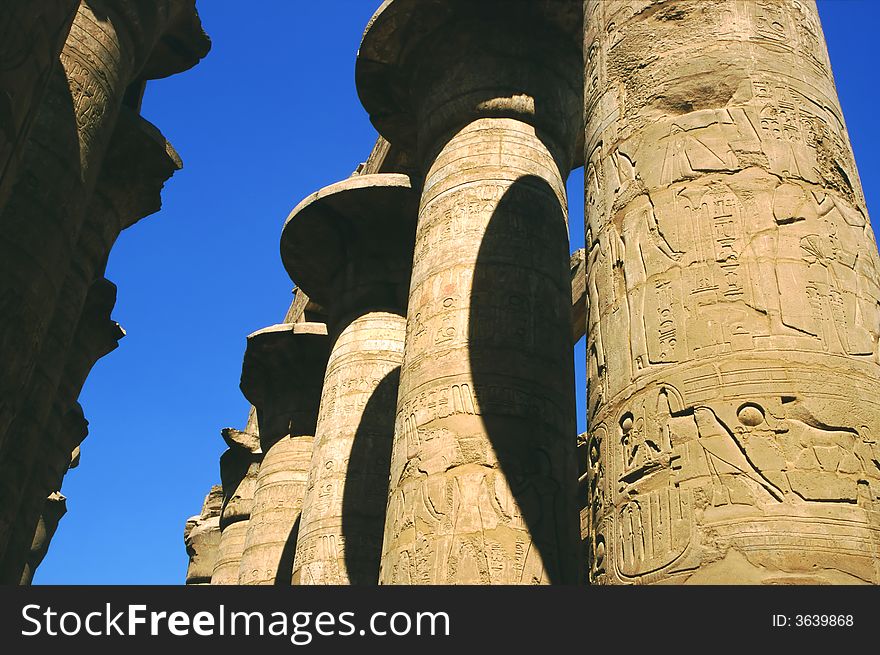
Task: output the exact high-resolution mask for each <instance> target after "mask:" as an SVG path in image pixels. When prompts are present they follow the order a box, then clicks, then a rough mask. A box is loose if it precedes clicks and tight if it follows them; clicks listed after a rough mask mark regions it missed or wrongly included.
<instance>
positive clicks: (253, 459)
mask: <svg viewBox="0 0 880 655" xmlns="http://www.w3.org/2000/svg"><path fill="white" fill-rule="evenodd" d="M222 434H223V439H224V440H225V441H226V443H227V445H228V446H229V450H227V451H226V452H225V453H223V455H221V457H220V480H221V482H222V484H223V509H222V511H221V513H220V545H219V546H218V548H217V561H216V562H215V564H214V571H213V574H212V576H211V584H212V585H235V584H238V571H239V567H240V565H241V556H242V553H244V544H245V539H246V538H247V533H248V523H249V522H250V518H251V510H252V509H253V505H254V493H255V492H256V488H257V475H258V474H259V472H260V462H261V461H262V459H263V452H262V451H261V450H260V437H259V434H258V433H257V418H256V412H251V416H250V417H249V418H248V424H247V427H246V428H245V429H244V430H243V431H240V430H234V429H232V428H225V429H224V430H223V431H222Z"/></svg>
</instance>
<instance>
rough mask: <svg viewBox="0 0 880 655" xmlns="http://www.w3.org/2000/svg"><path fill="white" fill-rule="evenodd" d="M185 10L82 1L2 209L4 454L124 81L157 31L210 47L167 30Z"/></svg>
mask: <svg viewBox="0 0 880 655" xmlns="http://www.w3.org/2000/svg"><path fill="white" fill-rule="evenodd" d="M187 12H189V15H192V14H194V12H195V9H194V2H193V0H160V1H155V0H84V1H83V2H82V3H81V4H80V6H79V9H78V12H77V15H76V17H75V19H74V21H73V26H72V28H71V30H70V36H69V37H68V39H67V42H66V43H65V45H64V48H63V50H62V52H61V64H62V65H61V66H58V67H56V68H55V69H54V71H53V73H52V75H51V79H50V80H49V83H48V86H47V89H46V93H45V95H44V98H43V102H42V103H41V105H40V109H39V111H38V112H37V114H36V118H35V120H34V124H33V127H32V129H31V132H30V140H29V141H28V145H27V147H26V149H25V151H24V153H23V156H22V161H21V165H20V166H19V174H18V181H17V183H16V185H15V187H14V188H13V189H12V192H11V194H10V197H9V200H8V202H7V203H6V205H5V207H4V208H3V213H2V215H0V254H2V256H0V314H2V315H3V316H4V317H5V320H4V321H3V323H2V325H0V353H2V355H3V358H4V362H5V363H4V366H3V367H2V370H0V458H2V448H3V447H4V446H5V444H6V442H7V441H8V439H9V434H8V432H9V427H10V423H11V421H12V420H13V418H14V417H15V416H16V415H17V414H18V413H19V411H21V406H22V403H23V401H24V395H25V394H26V393H27V389H28V382H29V380H30V379H31V377H32V375H33V371H34V368H35V366H36V360H37V357H38V353H39V351H40V348H41V346H42V343H43V340H44V338H45V335H46V332H47V330H48V329H49V321H50V320H51V317H52V315H53V311H54V307H55V303H56V301H57V299H58V298H59V296H60V292H61V289H62V285H63V283H64V280H65V276H66V274H67V272H68V269H69V265H70V262H71V261H72V259H73V252H74V249H75V245H76V243H77V239H78V236H79V232H80V231H81V228H82V225H83V222H84V220H85V217H86V211H85V210H86V207H87V203H88V201H89V198H90V196H91V192H92V190H93V189H94V185H95V183H96V180H97V177H98V173H99V171H100V169H101V164H102V162H103V159H104V154H105V151H106V149H107V146H108V144H109V141H110V138H111V135H112V134H113V130H114V126H115V124H116V118H117V115H118V112H119V108H120V107H121V106H122V103H123V100H124V98H125V95H126V90H127V88H128V87H129V85H130V84H132V83H133V82H135V81H136V79H137V77H138V75H140V71H141V70H142V69H143V68H144V66H145V65H146V64H148V63H150V60H149V55H150V53H151V51H152V50H153V48H154V46H155V45H156V43H157V42H158V41H159V40H160V37H163V34H164V35H165V36H168V37H173V40H174V41H175V43H176V45H177V50H179V51H180V52H181V53H182V54H183V55H185V56H182V59H183V60H184V61H183V62H180V61H175V62H172V63H174V64H181V65H186V64H189V63H190V62H191V61H192V59H193V57H194V58H195V60H196V61H197V60H198V56H199V55H202V54H204V53H205V52H207V48H208V47H209V41H208V40H207V37H205V36H204V35H203V34H201V33H200V32H199V34H196V35H193V34H191V30H190V32H187V33H186V34H184V35H177V34H165V29H166V28H168V27H172V26H176V25H177V23H178V21H179V20H181V18H180V16H181V15H186V14H187ZM192 53H195V54H192ZM174 70H184V69H183V68H179V67H178V68H176V69H172V72H173V71H174ZM167 72H168V71H166V74H167Z"/></svg>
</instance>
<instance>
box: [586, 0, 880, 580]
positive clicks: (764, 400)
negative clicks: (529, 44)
mask: <svg viewBox="0 0 880 655" xmlns="http://www.w3.org/2000/svg"><path fill="white" fill-rule="evenodd" d="M585 7H586V9H585V15H586V24H587V29H586V42H585V52H586V57H585V60H586V102H585V106H586V120H587V127H586V160H587V169H586V199H587V204H586V229H587V249H588V269H589V273H588V276H589V282H588V293H589V298H590V310H589V311H590V317H589V319H588V326H589V329H588V332H589V334H588V344H587V346H588V375H589V413H590V418H589V426H590V437H589V442H588V444H587V453H588V454H587V457H588V484H587V486H588V490H589V493H590V498H591V502H590V509H589V517H588V521H589V528H590V532H591V539H590V541H591V548H590V550H591V557H590V568H591V572H590V577H591V578H592V580H593V582H596V583H607V584H621V583H638V584H644V583H691V584H697V583H743V584H744V583H750V584H770V583H784V584H794V583H810V584H819V583H859V582H872V583H875V584H876V583H878V582H880V500H878V496H880V464H878V462H880V448H878V444H877V435H878V434H880V365H878V361H880V360H878V345H877V344H878V335H880V276H878V270H880V269H878V265H880V262H878V254H877V246H876V244H875V241H874V235H873V233H872V230H871V225H870V223H869V221H868V216H867V212H866V209H865V202H864V197H863V195H862V190H861V187H860V185H859V179H858V173H857V171H856V167H855V162H854V160H853V153H852V150H851V147H850V143H849V139H848V137H847V132H846V127H845V125H844V121H843V115H842V113H841V109H840V104H839V102H838V99H837V94H836V92H835V88H834V80H833V78H832V74H831V67H830V64H829V60H828V55H827V52H826V48H825V43H824V40H823V36H822V30H821V27H820V24H819V18H818V15H817V11H816V6H815V3H814V2H812V0H807V1H798V0H773V1H772V2H770V1H767V0H759V1H752V0H748V1H745V0H719V1H718V2H660V1H651V0H617V1H598V0H588V1H587V2H586V5H585Z"/></svg>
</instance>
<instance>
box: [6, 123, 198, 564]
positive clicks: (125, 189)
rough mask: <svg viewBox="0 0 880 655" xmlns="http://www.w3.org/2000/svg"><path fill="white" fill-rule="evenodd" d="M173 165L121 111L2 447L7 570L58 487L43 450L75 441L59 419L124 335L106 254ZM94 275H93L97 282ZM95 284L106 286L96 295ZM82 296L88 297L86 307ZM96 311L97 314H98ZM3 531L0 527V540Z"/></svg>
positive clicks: (151, 202)
mask: <svg viewBox="0 0 880 655" xmlns="http://www.w3.org/2000/svg"><path fill="white" fill-rule="evenodd" d="M180 167H181V162H180V159H179V157H178V156H177V154H176V153H175V152H174V149H173V148H172V147H171V146H170V144H169V143H168V142H167V141H166V140H165V138H164V137H163V136H162V134H161V133H160V132H159V131H158V130H157V129H156V128H155V127H154V126H153V125H152V124H150V123H148V122H147V121H145V120H144V119H142V118H141V117H140V116H138V115H137V114H135V113H134V112H133V111H131V110H130V109H128V108H123V109H122V111H121V113H120V117H119V120H118V121H117V124H116V128H115V131H114V137H113V140H112V142H111V145H110V146H109V148H108V153H107V155H106V158H105V165H104V168H103V170H102V174H101V176H100V178H99V181H98V183H97V185H96V188H95V192H94V193H93V195H92V199H91V202H90V203H89V211H88V217H87V219H86V220H85V223H84V226H83V229H82V230H81V233H80V235H79V239H78V241H77V247H76V249H75V252H74V254H75V261H76V265H75V266H73V267H71V269H70V271H69V273H68V275H67V279H66V280H65V284H64V288H63V292H62V294H61V296H60V297H59V301H58V303H57V305H56V307H55V312H54V317H53V320H52V322H51V324H50V327H49V330H48V332H47V334H46V339H45V343H44V344H43V348H42V350H43V352H42V353H41V355H40V357H39V359H38V361H37V366H36V372H35V375H34V376H33V378H32V380H31V388H30V390H29V394H28V396H27V398H26V399H25V403H24V407H25V408H27V411H26V412H22V414H21V415H20V416H19V417H17V418H16V420H15V421H14V422H13V423H12V426H11V428H10V431H11V433H12V434H14V435H15V438H14V439H12V440H11V441H10V442H9V443H8V444H7V445H6V448H5V449H4V451H3V452H4V457H3V459H2V461H0V480H2V484H0V488H2V495H3V498H4V503H3V505H2V506H0V525H3V524H5V523H6V522H7V521H14V527H13V528H11V529H12V530H13V531H14V532H16V533H18V537H15V536H13V537H12V538H11V540H12V542H13V543H14V542H15V540H16V539H18V542H17V544H16V545H14V546H13V545H10V546H9V548H10V552H9V554H8V557H11V558H12V559H13V562H12V563H10V564H9V566H10V567H11V569H15V568H16V567H17V566H18V565H19V564H18V563H17V562H16V561H15V560H19V561H20V559H21V557H22V555H23V550H22V549H23V548H24V547H26V544H24V543H23V542H22V541H21V540H22V539H23V538H24V537H25V536H26V535H27V534H29V533H30V532H32V530H33V522H34V521H35V520H36V519H37V516H38V514H37V513H36V512H38V511H39V503H40V502H41V500H40V499H42V498H44V497H45V496H46V494H47V493H48V491H49V490H51V489H53V488H58V486H59V485H60V484H61V482H60V478H58V475H57V473H56V471H55V470H54V467H53V466H52V465H51V463H50V460H51V458H49V457H47V454H48V453H55V454H56V455H57V457H59V458H64V457H66V456H67V455H68V454H69V453H70V450H71V448H72V447H74V446H75V445H76V444H73V445H70V444H68V443H67V439H66V435H65V433H64V432H63V431H61V430H59V423H60V422H61V421H62V420H64V416H65V414H66V413H67V412H68V410H69V408H70V407H71V406H72V405H73V404H74V403H75V401H76V399H77V397H78V396H79V392H80V390H81V389H82V386H83V384H84V383H85V380H86V377H87V376H88V374H89V372H90V371H91V369H92V367H93V366H94V364H95V363H96V362H97V360H98V359H99V358H100V357H103V356H104V355H106V354H107V353H109V352H110V351H111V350H113V349H114V348H115V347H116V342H117V341H118V339H119V338H120V337H121V336H122V334H124V333H123V332H122V331H121V330H120V328H119V326H118V325H116V324H115V323H114V322H112V321H110V319H109V314H110V312H111V311H112V309H113V305H114V303H115V298H116V290H115V287H114V286H113V285H112V283H110V282H108V281H107V280H104V279H103V278H102V277H101V274H102V271H103V267H104V265H105V262H106V261H107V256H108V254H109V252H110V250H111V248H112V246H113V244H114V243H115V241H116V239H117V237H118V236H119V234H120V232H121V231H122V230H123V229H124V228H127V227H129V226H130V225H132V224H134V223H135V222H137V221H138V220H139V219H141V218H142V217H144V216H147V215H149V214H152V213H154V212H156V211H158V210H159V208H160V207H161V196H160V193H161V189H162V186H163V184H164V183H165V181H166V180H167V179H168V178H169V177H170V176H171V175H172V174H173V173H174V172H175V171H176V170H178V169H179V168H180ZM96 277H98V278H100V279H99V280H98V281H97V282H95V278H96ZM93 282H94V284H93ZM99 288H100V289H105V290H104V291H103V292H101V293H98V291H99V290H100V289H99ZM87 294H92V296H91V298H92V303H91V304H92V305H93V306H94V307H93V310H92V311H91V312H90V311H89V310H88V309H87V308H88V306H89V303H88V301H87V300H86V298H87ZM95 303H97V305H96V304H95ZM84 308H85V309H84ZM96 312H97V313H96ZM101 312H103V315H102V316H103V318H102V317H101V316H98V315H99V314H101ZM90 314H94V317H92V316H90ZM81 315H83V316H85V317H86V318H85V320H84V319H83V318H81ZM78 324H79V327H78ZM91 344H93V345H91ZM58 461H61V460H60V459H59V460H58ZM61 475H62V476H63V471H62V472H61ZM5 533H6V531H4V530H0V545H2V543H3V536H5ZM4 568H5V565H4ZM13 575H14V573H13Z"/></svg>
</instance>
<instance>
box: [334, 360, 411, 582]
mask: <svg viewBox="0 0 880 655" xmlns="http://www.w3.org/2000/svg"><path fill="white" fill-rule="evenodd" d="M399 383H400V367H399V366H398V367H396V368H395V369H393V370H392V371H391V372H390V373H388V374H387V375H386V376H385V377H384V378H383V379H382V381H381V382H380V383H379V385H378V386H377V387H376V390H375V391H374V392H373V394H372V395H371V396H370V399H369V400H368V401H367V405H366V407H364V413H363V415H362V416H361V421H360V424H359V426H358V430H357V433H356V434H355V437H354V443H353V444H352V447H351V457H350V458H349V460H348V468H347V470H346V477H345V492H344V495H343V499H342V534H343V536H344V537H345V566H346V569H347V570H348V576H349V581H350V582H351V584H353V585H375V584H378V583H379V563H380V560H381V558H382V540H383V535H384V530H385V509H386V505H387V503H388V478H389V471H390V469H391V445H392V443H393V441H394V417H395V412H396V404H397V390H398V386H399Z"/></svg>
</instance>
